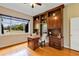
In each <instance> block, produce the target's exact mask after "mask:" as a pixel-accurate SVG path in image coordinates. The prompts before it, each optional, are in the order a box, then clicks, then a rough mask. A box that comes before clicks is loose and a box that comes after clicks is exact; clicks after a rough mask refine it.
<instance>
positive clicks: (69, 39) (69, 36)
mask: <svg viewBox="0 0 79 59" xmlns="http://www.w3.org/2000/svg"><path fill="white" fill-rule="evenodd" d="M73 18H79V17H72V18H70V19H69V49H72V48H71V20H72V19H73Z"/></svg>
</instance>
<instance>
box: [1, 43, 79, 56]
mask: <svg viewBox="0 0 79 59" xmlns="http://www.w3.org/2000/svg"><path fill="white" fill-rule="evenodd" d="M0 56H79V52H76V51H73V50H69V49H66V48H64V49H63V50H57V49H54V48H51V47H48V46H46V47H43V48H41V47H39V48H38V49H36V50H35V51H34V50H32V49H30V48H28V46H27V42H26V43H22V44H19V45H15V46H11V47H8V48H5V49H0Z"/></svg>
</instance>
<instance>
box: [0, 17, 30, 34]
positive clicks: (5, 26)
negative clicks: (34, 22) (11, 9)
mask: <svg viewBox="0 0 79 59" xmlns="http://www.w3.org/2000/svg"><path fill="white" fill-rule="evenodd" d="M28 24H29V21H28V20H25V19H20V18H14V17H9V16H1V28H2V34H10V33H24V32H28V31H26V30H28V29H29V28H27V27H28V26H27V25H28ZM26 26H27V27H26Z"/></svg>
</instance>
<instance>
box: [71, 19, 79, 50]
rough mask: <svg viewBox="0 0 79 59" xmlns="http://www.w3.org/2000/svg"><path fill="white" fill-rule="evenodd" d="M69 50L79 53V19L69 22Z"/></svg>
mask: <svg viewBox="0 0 79 59" xmlns="http://www.w3.org/2000/svg"><path fill="white" fill-rule="evenodd" d="M70 48H71V49H73V50H76V51H79V17H75V18H72V19H71V20H70Z"/></svg>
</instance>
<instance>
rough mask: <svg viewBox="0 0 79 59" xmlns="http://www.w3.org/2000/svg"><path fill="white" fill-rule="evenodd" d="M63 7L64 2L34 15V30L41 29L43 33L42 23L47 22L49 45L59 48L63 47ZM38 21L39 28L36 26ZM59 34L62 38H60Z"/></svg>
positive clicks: (40, 31)
mask: <svg viewBox="0 0 79 59" xmlns="http://www.w3.org/2000/svg"><path fill="white" fill-rule="evenodd" d="M63 8H64V4H62V5H60V6H58V7H56V8H53V9H50V10H48V11H46V12H44V13H41V14H38V15H36V16H34V17H33V32H38V31H39V32H38V33H39V34H40V35H42V23H44V22H45V23H47V30H48V37H49V46H50V47H55V48H58V49H61V48H62V47H63ZM37 23H38V24H39V28H36V27H35V26H36V24H37ZM50 32H51V33H50ZM54 32H55V35H54ZM59 34H60V36H61V38H58V36H57V35H59Z"/></svg>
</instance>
